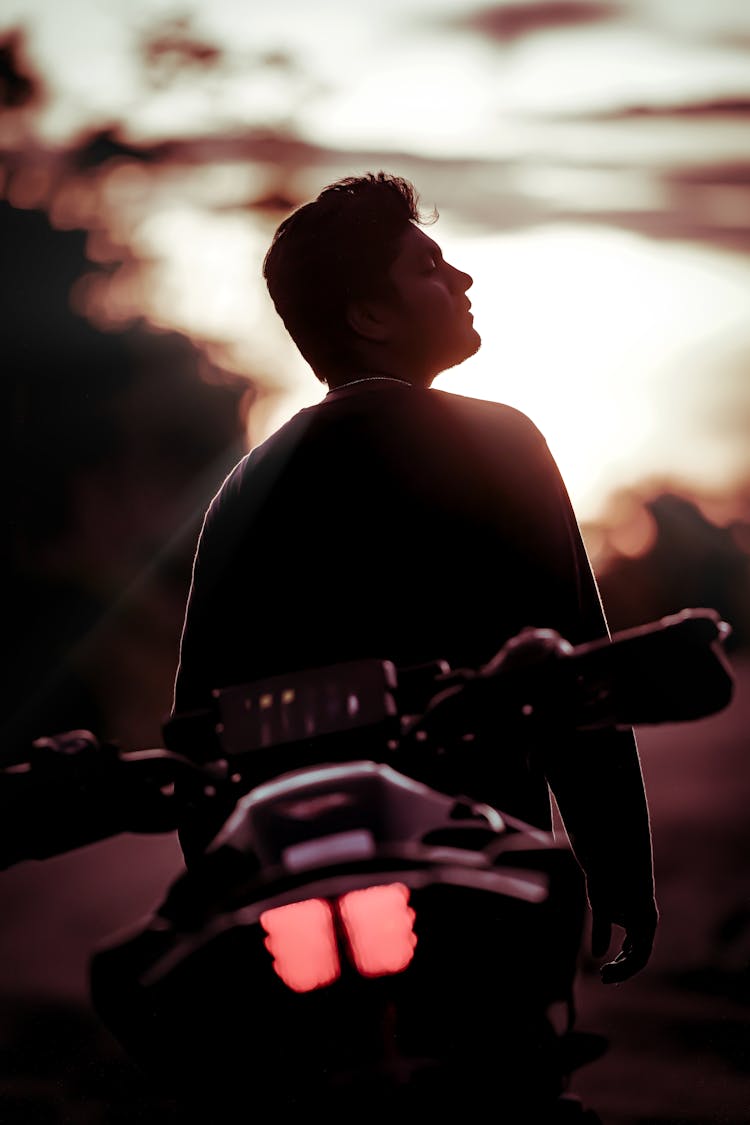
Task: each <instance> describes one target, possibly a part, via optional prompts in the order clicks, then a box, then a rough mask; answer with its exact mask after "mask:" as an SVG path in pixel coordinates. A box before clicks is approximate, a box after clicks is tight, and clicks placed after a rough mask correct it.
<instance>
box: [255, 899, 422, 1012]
mask: <svg viewBox="0 0 750 1125" xmlns="http://www.w3.org/2000/svg"><path fill="white" fill-rule="evenodd" d="M408 903H409V888H408V887H406V886H404V884H403V883H391V884H389V885H388V886H382V887H367V888H365V889H364V890H361V891H350V892H349V893H348V894H345V895H342V896H341V898H339V899H338V900H337V902H336V904H335V909H336V910H338V913H339V917H340V919H341V923H342V925H343V928H344V931H345V933H346V937H347V942H348V945H349V951H350V954H351V959H352V961H353V962H354V964H355V966H356V968H357V970H358V971H359V972H360V973H361V974H362V976H364V977H380V976H386V975H388V974H389V973H400V972H403V970H404V969H405V968H406V967H407V965H408V964H409V962H410V961H411V959H412V957H413V956H414V947H415V946H416V944H417V938H416V934H415V933H414V918H415V914H414V911H413V910H412V909H411V907H410V906H409V905H408ZM333 911H334V907H333V906H332V905H331V904H330V903H328V902H326V901H325V900H324V899H319V898H313V899H307V900H305V902H295V903H292V904H291V905H289V906H279V907H277V908H276V909H275V910H266V911H265V912H264V913H263V914H261V916H260V924H261V926H262V927H263V929H264V930H265V931H266V934H267V937H266V939H265V945H266V949H267V950H268V951H269V953H270V954H271V955H272V956H273V961H274V964H273V967H274V969H275V971H276V972H277V973H278V975H279V976H280V977H281V979H282V980H283V982H284V984H286V985H288V987H289V988H291V989H293V990H294V992H312V991H313V989H316V988H325V987H326V985H329V984H333V982H334V981H335V980H337V979H338V978H339V976H340V975H341V962H340V960H339V952H338V948H337V942H336V929H335V922H334V914H333Z"/></svg>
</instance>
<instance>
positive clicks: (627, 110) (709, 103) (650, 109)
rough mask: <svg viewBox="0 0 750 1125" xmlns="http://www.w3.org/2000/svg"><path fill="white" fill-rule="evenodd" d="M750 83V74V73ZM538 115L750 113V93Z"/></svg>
mask: <svg viewBox="0 0 750 1125" xmlns="http://www.w3.org/2000/svg"><path fill="white" fill-rule="evenodd" d="M748 81H749V84H750V77H749V80H748ZM535 116H543V117H550V118H554V119H555V120H575V121H628V120H632V119H633V118H659V119H664V120H670V119H672V118H685V117H687V118H711V117H725V116H731V117H737V118H743V117H750V96H747V95H745V94H738V95H733V96H731V97H730V96H727V97H717V98H705V99H702V100H700V101H683V102H675V103H671V104H666V105H663V104H662V105H658V104H651V105H649V104H634V105H623V106H615V107H613V108H607V109H601V110H597V109H593V110H590V109H581V110H577V111H573V112H570V111H569V110H566V111H564V112H562V113H556V112H555V111H554V110H550V111H545V112H544V113H542V114H538V113H535Z"/></svg>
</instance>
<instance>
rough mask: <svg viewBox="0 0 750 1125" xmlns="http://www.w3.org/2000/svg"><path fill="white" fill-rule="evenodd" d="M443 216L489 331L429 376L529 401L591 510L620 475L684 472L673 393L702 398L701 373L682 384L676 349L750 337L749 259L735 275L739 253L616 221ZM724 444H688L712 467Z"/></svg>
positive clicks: (694, 457) (446, 241) (449, 245)
mask: <svg viewBox="0 0 750 1125" xmlns="http://www.w3.org/2000/svg"><path fill="white" fill-rule="evenodd" d="M441 226H443V229H442V231H441V232H440V237H441V240H442V242H443V247H444V250H445V251H446V256H448V255H449V256H450V258H449V260H451V261H453V262H454V264H457V265H460V266H461V268H462V269H467V270H468V271H469V272H470V273H471V274H472V276H473V277H474V286H473V288H472V290H471V291H470V294H469V296H470V297H471V299H472V304H473V312H474V318H475V326H476V328H477V330H478V331H479V332H480V334H481V335H482V340H483V342H482V348H481V350H480V351H479V353H478V354H477V355H476V356H475V357H474V358H472V359H471V360H469V361H468V362H467V363H466V364H465V365H463V366H461V367H459V368H456V369H454V370H453V371H450V372H446V373H445V374H444V375H442V376H441V377H440V378H439V379H438V380H437V381H436V383H435V386H436V387H438V388H440V389H442V390H446V391H451V392H454V393H456V394H464V395H470V396H475V397H477V398H485V399H490V400H494V401H500V402H505V403H508V404H509V405H511V406H515V407H516V408H518V409H520V410H522V411H523V412H524V413H526V414H528V415H529V417H531V419H532V420H533V421H534V422H535V424H536V425H537V426H538V427H539V429H540V430H541V431H542V433H543V434H544V436H545V437H546V439H547V442H548V444H549V446H550V449H551V450H552V453H553V454H554V456H555V458H556V460H557V462H558V465H559V466H560V469H561V472H562V474H563V477H564V479H565V481H566V484H567V486H568V489H569V491H570V494H571V497H572V499H573V503H574V506H575V507H576V510H577V512H578V514H579V516H583V517H584V518H586V517H593V516H595V515H596V514H597V513H598V511H599V510H600V509H601V507H602V505H603V504H604V503H605V502H606V500H607V497H608V495H609V494H610V492H611V491H612V490H614V489H616V488H617V487H620V486H627V485H628V484H632V483H634V482H635V481H638V480H641V479H643V478H644V477H648V476H649V475H658V474H669V473H670V472H671V473H679V472H681V471H682V470H683V469H684V468H685V467H686V464H685V449H684V444H685V432H684V427H683V425H682V424H680V426H679V427H675V429H674V430H672V429H670V417H669V403H670V398H674V401H675V403H679V404H680V405H681V407H682V414H683V415H684V413H685V410H686V409H687V408H689V407H690V406H692V408H693V410H694V411H695V410H700V409H701V406H700V402H699V399H700V397H701V396H700V395H697V394H696V387H695V385H692V386H691V388H690V390H689V392H687V391H685V392H683V390H682V388H681V384H680V381H679V372H680V366H681V363H682V362H683V359H684V357H685V356H687V355H689V354H690V353H691V351H692V349H694V348H696V347H698V346H700V345H702V344H705V342H706V341H707V340H710V339H711V338H716V337H724V338H739V337H740V335H744V337H745V338H747V329H746V325H747V318H748V313H749V312H750V307H749V306H750V298H749V297H748V293H749V292H750V288H749V287H748V285H747V281H748V280H750V270H748V269H747V267H744V268H743V273H744V274H747V275H748V276H747V277H745V279H744V284H738V281H740V278H738V277H737V276H735V274H736V270H737V268H738V265H737V263H736V262H731V261H730V260H729V259H727V260H724V259H723V258H722V256H721V255H720V253H719V252H709V251H700V250H697V249H692V248H688V247H684V246H674V247H672V248H671V249H670V248H665V247H664V246H663V245H660V246H658V247H655V246H653V245H652V244H651V243H650V242H649V241H648V240H647V239H645V238H641V237H638V236H636V235H631V234H627V233H624V232H617V231H614V230H601V231H598V230H594V229H591V228H584V227H580V228H579V227H573V226H569V227H545V228H538V229H536V230H533V231H526V232H520V233H515V234H512V235H498V236H493V237H485V236H482V237H476V236H474V235H469V234H467V233H466V232H458V231H455V232H454V231H452V230H451V229H450V224H449V222H448V221H447V220H446V222H445V224H444V225H443V221H442V220H441ZM743 326H744V327H743ZM715 374H716V373H715V372H714V373H712V372H708V371H707V372H706V382H707V381H708V380H709V378H712V377H715ZM688 394H689V395H691V396H692V403H685V402H684V401H681V396H682V400H684V398H685V397H686V396H687V395H688ZM682 422H684V417H683V418H681V423H682ZM728 455H729V453H728V450H724V451H722V448H721V445H720V444H719V443H714V444H711V442H710V441H708V439H707V440H706V441H705V442H704V443H703V445H698V446H693V447H692V448H691V450H690V451H689V458H690V461H691V462H692V465H693V468H694V469H695V468H696V467H697V469H698V474H699V475H701V474H702V475H703V476H704V477H706V476H708V477H711V476H712V475H713V476H717V475H721V473H722V472H723V473H724V474H725V475H726V473H728V472H731V467H730V466H727V465H726V464H725V461H726V457H727V456H728ZM722 458H723V460H722Z"/></svg>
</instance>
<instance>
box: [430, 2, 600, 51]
mask: <svg viewBox="0 0 750 1125" xmlns="http://www.w3.org/2000/svg"><path fill="white" fill-rule="evenodd" d="M621 10H622V9H621V7H620V5H618V4H615V3H606V2H602V0H539V2H538V3H529V4H523V3H520V4H519V3H506V4H493V5H492V6H491V7H487V8H476V9H474V11H471V12H468V13H467V14H466V15H461V16H457V17H455V18H452V19H450V20H449V25H450V26H452V27H457V28H462V29H465V30H468V31H474V32H477V33H479V34H480V35H483V36H487V37H488V38H490V39H495V40H497V41H498V42H500V43H508V42H512V41H513V40H515V39H521V38H523V36H525V35H530V34H531V33H532V32H535V31H544V30H545V29H547V28H553V27H570V26H573V25H577V24H588V23H601V22H603V21H604V20H611V19H614V18H616V17H617V16H619V15H620V13H621Z"/></svg>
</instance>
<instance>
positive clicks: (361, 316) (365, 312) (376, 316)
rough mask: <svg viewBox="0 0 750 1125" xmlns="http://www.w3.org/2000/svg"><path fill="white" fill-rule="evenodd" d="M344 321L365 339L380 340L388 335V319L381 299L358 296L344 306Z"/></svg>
mask: <svg viewBox="0 0 750 1125" xmlns="http://www.w3.org/2000/svg"><path fill="white" fill-rule="evenodd" d="M346 321H347V324H348V325H349V327H350V328H351V329H352V331H353V332H356V333H357V335H358V336H362V337H363V338H364V339H365V340H375V341H381V340H385V339H387V337H388V333H389V331H390V321H389V317H388V310H387V308H386V306H385V304H384V303H383V302H382V301H375V300H372V299H365V298H360V299H359V300H356V301H350V302H349V304H348V305H347V306H346Z"/></svg>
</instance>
